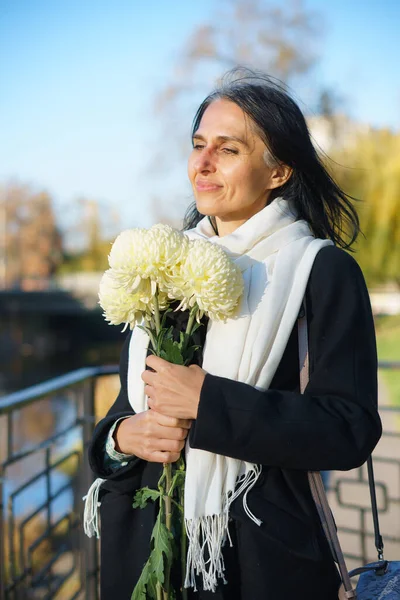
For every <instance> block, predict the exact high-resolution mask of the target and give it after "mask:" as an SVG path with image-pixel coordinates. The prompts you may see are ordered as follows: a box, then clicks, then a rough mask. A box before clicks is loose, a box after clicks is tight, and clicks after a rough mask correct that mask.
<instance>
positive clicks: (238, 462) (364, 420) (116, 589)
mask: <svg viewBox="0 0 400 600" xmlns="http://www.w3.org/2000/svg"><path fill="white" fill-rule="evenodd" d="M192 139H193V150H192V153H191V155H190V157H189V162H188V174H189V178H190V181H191V184H192V186H193V193H194V196H195V199H196V208H195V209H192V210H191V211H189V213H188V215H187V218H186V229H190V232H188V235H189V236H191V237H200V238H208V239H209V240H210V241H211V242H212V243H219V244H221V245H222V246H223V247H224V248H225V249H226V250H227V251H228V252H229V253H230V254H231V256H232V258H233V259H234V260H237V261H238V264H240V265H241V268H242V271H243V275H244V280H245V300H244V303H243V306H242V307H241V311H242V312H241V315H240V318H239V319H236V320H234V319H231V320H230V322H227V323H226V324H221V325H219V326H216V325H215V324H214V323H213V324H212V327H210V326H209V327H208V330H207V333H206V327H203V328H200V329H199V330H198V332H197V334H198V336H199V340H198V341H199V343H200V344H201V345H202V346H203V345H204V342H205V336H207V344H206V346H205V349H204V356H197V363H198V364H197V365H191V366H190V367H181V366H176V365H169V364H168V363H166V362H165V361H163V360H162V359H160V358H157V357H154V356H148V358H147V360H146V367H147V368H145V366H144V365H141V364H139V365H138V364H137V361H135V360H134V355H135V344H134V336H135V332H134V335H133V338H131V337H128V339H127V341H126V343H125V346H124V349H123V351H122V357H121V369H120V374H121V391H120V394H119V396H118V398H117V400H116V401H115V403H114V405H113V406H112V407H111V409H110V411H109V412H108V415H107V416H106V417H105V418H104V419H103V420H102V421H101V422H100V423H99V425H98V426H97V428H96V430H95V433H94V436H93V442H92V444H91V447H90V450H89V459H90V464H91V466H92V469H93V471H94V473H95V474H96V475H97V476H98V477H100V478H102V479H104V480H105V481H104V482H103V483H102V485H101V487H100V500H101V537H102V555H101V565H102V566H101V588H102V600H109V599H111V598H115V597H118V598H119V599H121V600H125V599H129V598H130V594H131V591H132V589H133V587H134V585H135V583H136V581H137V579H138V577H139V575H140V572H141V569H142V567H143V564H144V563H145V561H146V559H147V556H148V549H149V540H150V535H151V530H152V526H153V523H154V518H155V510H156V508H155V507H154V505H153V504H150V505H148V506H147V507H146V508H145V509H144V510H138V509H133V508H132V496H133V494H134V492H135V490H137V489H138V488H140V487H143V486H146V485H147V486H149V487H155V486H156V485H157V481H158V479H159V476H160V469H161V464H162V463H165V462H174V461H176V460H177V459H178V457H179V455H180V452H181V451H182V450H183V449H184V447H185V444H186V457H187V484H186V486H187V488H186V492H187V493H186V498H188V502H189V506H186V503H185V516H186V517H187V525H188V531H189V539H190V543H191V544H192V545H191V549H192V555H193V556H194V557H195V558H192V559H191V560H189V567H190V568H189V575H188V584H189V585H190V588H189V598H193V599H195V598H199V599H207V598H215V599H216V600H220V599H229V600H232V599H238V600H258V599H260V600H261V599H264V598H280V599H282V600H294V599H296V600H302V599H304V600H305V599H306V598H307V600H317V599H320V598H321V597H323V598H324V600H334V599H335V600H336V598H337V594H338V587H339V577H338V574H337V569H336V566H335V563H334V561H333V559H332V556H331V554H330V550H329V547H328V543H327V541H326V539H325V537H324V534H323V531H322V528H321V524H320V521H319V518H318V514H317V511H316V508H315V505H314V503H313V500H312V497H311V493H310V489H309V485H308V480H307V470H333V469H339V470H347V469H353V468H355V467H358V466H359V465H361V464H362V463H364V461H365V460H366V459H367V457H368V455H369V454H370V453H371V452H372V450H373V448H374V447H375V445H376V443H377V441H378V439H379V437H380V435H381V425H380V420H379V416H378V413H377V407H376V399H377V383H376V371H377V364H376V360H377V359H376V347H375V337H374V328H373V321H372V316H371V309H370V304H369V298H368V293H367V290H366V287H365V283H364V280H363V277H362V274H361V272H360V270H359V268H358V266H357V263H356V262H355V261H354V260H353V258H352V257H351V256H350V255H349V254H348V253H346V252H344V250H343V249H342V248H346V247H348V246H350V244H351V243H353V242H354V240H355V239H356V237H357V233H358V229H359V227H358V219H357V216H356V213H355V211H354V208H353V206H352V204H351V202H350V200H349V199H348V198H347V196H346V195H345V194H344V192H342V191H341V190H340V188H338V186H337V185H336V184H335V183H334V182H333V180H332V179H331V177H330V176H329V174H328V173H327V171H326V170H325V168H324V166H323V165H322V164H321V162H320V160H319V158H318V156H317V154H316V152H315V150H314V148H313V145H312V143H311V141H310V136H309V133H308V130H307V126H306V123H305V120H304V117H303V115H302V113H301V111H300V110H299V108H298V107H297V105H296V104H295V103H294V102H293V100H292V99H291V98H290V97H289V96H288V95H287V93H286V92H285V91H284V90H283V89H281V88H280V87H279V86H277V85H276V84H274V83H272V82H271V80H270V79H269V78H267V77H265V76H262V75H256V74H254V73H251V72H244V73H243V71H241V72H233V73H231V74H230V75H229V79H225V80H224V81H223V83H222V85H221V87H220V88H219V89H218V90H216V91H215V92H213V93H212V94H210V95H209V96H208V97H207V98H206V99H205V100H204V102H203V103H202V104H201V106H200V108H199V109H198V112H197V114H196V117H195V119H194V125H193V136H192ZM203 215H206V217H205V218H203ZM345 232H348V234H349V241H348V242H346V238H345ZM303 299H304V300H305V306H306V311H307V326H308V335H309V355H310V380H309V384H308V386H307V388H306V391H305V393H304V395H301V394H300V392H299V359H298V336H297V319H298V314H299V309H300V308H301V306H302V304H303ZM185 318H187V315H185V314H182V313H179V314H178V315H176V314H175V315H174V319H175V322H174V326H175V330H176V331H179V330H180V329H182V328H183V327H184V325H185V323H184V321H185ZM202 361H203V365H202V366H203V367H204V368H202V367H201V366H200V365H201V362H202ZM128 380H129V382H130V383H129V386H128ZM139 380H140V381H139ZM132 382H133V383H132ZM140 385H142V386H144V392H145V394H146V395H147V397H148V406H149V407H150V409H151V410H146V411H142V412H138V411H135V410H134V409H133V408H132V406H133V407H135V402H137V399H136V398H135V393H133V392H132V390H139V391H140V389H141V388H140ZM128 387H129V388H130V392H129V391H128ZM200 451H206V452H200ZM221 465H222V466H221ZM218 469H222V471H221V470H220V471H218ZM199 473H200V474H201V476H199ZM221 473H223V475H222V476H221ZM226 474H228V475H229V476H227V475H226ZM232 474H233V476H231V475H232ZM227 479H230V480H231V484H230V485H231V487H230V488H229V485H228V484H227V483H226V480H227ZM206 481H207V483H205V482H206ZM210 505H212V506H214V505H215V506H216V507H217V508H216V509H215V510H214V509H213V510H211V511H210V510H209V506H210ZM207 507H208V508H207ZM186 511H188V514H186ZM215 521H216V522H217V523H218V526H215ZM199 523H201V524H202V526H203V525H204V531H207V533H209V534H210V535H209V538H211V539H212V541H211V542H208V543H207V544H205V546H206V549H204V547H205V546H204V545H203V542H204V539H203V538H202V537H201V535H199V534H196V531H198V527H197V529H196V524H197V525H198V524H199ZM213 523H214V524H213ZM221 524H222V525H221ZM207 528H208V529H207ZM217 530H218V531H219V533H216V532H217ZM221 532H222V533H221ZM196 535H197V537H196ZM226 539H228V540H230V541H231V543H229V542H228V543H224V541H225V540H226ZM202 553H203V554H202ZM204 553H205V556H204ZM210 555H211V556H212V557H214V558H213V560H209V561H208V558H209V557H210ZM215 557H216V558H215ZM207 561H208V562H207ZM196 568H197V576H196V575H195V570H196ZM224 581H225V583H224ZM196 588H197V591H195V589H196Z"/></svg>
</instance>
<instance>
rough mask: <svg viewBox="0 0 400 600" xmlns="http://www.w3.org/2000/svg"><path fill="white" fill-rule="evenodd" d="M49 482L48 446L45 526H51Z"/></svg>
mask: <svg viewBox="0 0 400 600" xmlns="http://www.w3.org/2000/svg"><path fill="white" fill-rule="evenodd" d="M50 496H51V482H50V448H46V505H47V528H48V530H50V527H51V513H52V510H51V501H50Z"/></svg>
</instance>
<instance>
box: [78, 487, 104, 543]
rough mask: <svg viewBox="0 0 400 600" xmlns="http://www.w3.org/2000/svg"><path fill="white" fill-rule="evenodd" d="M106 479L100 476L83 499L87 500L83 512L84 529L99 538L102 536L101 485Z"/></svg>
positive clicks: (90, 535)
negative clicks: (100, 516)
mask: <svg viewBox="0 0 400 600" xmlns="http://www.w3.org/2000/svg"><path fill="white" fill-rule="evenodd" d="M104 481H105V479H101V478H100V477H98V478H97V479H96V480H95V481H94V482H93V483H92V485H91V486H90V488H89V489H88V493H87V494H86V496H83V498H82V500H84V501H85V510H84V513H83V530H84V532H85V533H86V535H87V536H88V537H90V538H91V537H93V536H94V535H95V536H96V537H97V539H99V538H100V531H99V510H98V509H99V506H100V504H101V502H99V492H100V486H101V484H102V483H103V482H104Z"/></svg>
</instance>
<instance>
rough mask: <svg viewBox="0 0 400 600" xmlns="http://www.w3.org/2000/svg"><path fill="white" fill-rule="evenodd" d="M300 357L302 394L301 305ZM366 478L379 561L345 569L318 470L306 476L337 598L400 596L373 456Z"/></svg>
mask: <svg viewBox="0 0 400 600" xmlns="http://www.w3.org/2000/svg"><path fill="white" fill-rule="evenodd" d="M298 337H299V358H300V391H301V393H302V394H303V393H304V390H305V388H306V386H307V383H308V379H309V358H308V334H307V316H306V308H305V306H304V305H303V307H302V311H301V313H300V315H299V323H298ZM367 467H368V481H369V489H370V494H371V506H372V516H373V520H374V531H375V546H376V549H377V552H378V561H377V562H373V563H369V564H368V565H365V566H364V567H359V568H357V569H353V570H352V571H350V572H349V571H348V570H347V567H346V562H345V560H344V556H343V552H342V549H341V547H340V542H339V538H338V536H337V531H336V526H335V522H334V520H333V516H332V512H331V510H330V508H329V503H328V499H327V497H326V493H325V488H324V484H323V481H322V477H321V474H320V472H319V471H310V472H309V473H308V480H309V483H310V489H311V494H312V497H313V499H314V502H315V505H316V507H317V510H318V514H319V517H320V519H321V523H322V527H323V529H324V532H325V535H326V538H327V540H328V542H329V545H330V548H331V552H332V556H333V558H334V560H335V561H336V563H337V565H338V567H339V571H340V577H341V579H342V585H341V587H340V590H339V600H345V599H346V598H358V600H400V561H390V562H389V561H387V560H385V559H384V557H383V539H382V536H381V534H380V530H379V518H378V507H377V503H376V490H375V480H374V471H373V465H372V457H371V456H370V457H369V458H368V461H367ZM356 575H359V576H360V578H359V580H358V583H357V587H356V589H354V588H353V586H352V583H351V580H350V578H351V577H355V576H356Z"/></svg>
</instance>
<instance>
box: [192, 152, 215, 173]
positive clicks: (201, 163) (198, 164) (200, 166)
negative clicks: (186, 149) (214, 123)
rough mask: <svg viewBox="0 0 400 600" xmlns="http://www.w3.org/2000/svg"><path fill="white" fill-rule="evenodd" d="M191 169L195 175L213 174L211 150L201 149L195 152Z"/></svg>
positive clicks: (213, 161) (213, 166)
mask: <svg viewBox="0 0 400 600" xmlns="http://www.w3.org/2000/svg"><path fill="white" fill-rule="evenodd" d="M192 164H193V168H194V170H195V171H196V172H197V173H214V172H215V160H214V156H213V153H212V149H211V148H202V149H201V150H199V151H197V152H196V155H195V158H194V161H193V163H192Z"/></svg>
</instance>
